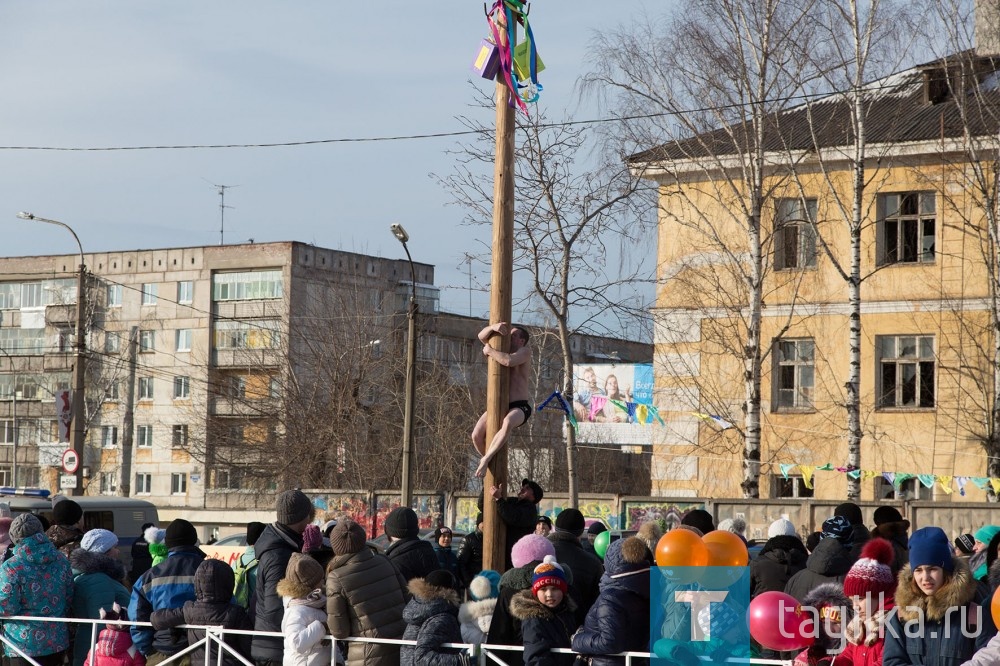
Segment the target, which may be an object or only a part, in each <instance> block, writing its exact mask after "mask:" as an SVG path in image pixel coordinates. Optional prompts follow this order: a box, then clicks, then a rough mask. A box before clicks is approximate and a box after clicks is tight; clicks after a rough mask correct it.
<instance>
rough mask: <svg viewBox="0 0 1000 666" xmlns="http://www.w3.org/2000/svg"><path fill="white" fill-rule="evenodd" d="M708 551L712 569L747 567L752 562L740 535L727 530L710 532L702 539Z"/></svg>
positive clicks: (709, 563)
mask: <svg viewBox="0 0 1000 666" xmlns="http://www.w3.org/2000/svg"><path fill="white" fill-rule="evenodd" d="M701 540H702V542H703V543H704V544H705V548H706V549H707V550H708V566H710V567H745V566H746V565H747V563H748V562H749V561H750V554H749V553H748V552H747V546H746V544H745V543H743V539H741V538H740V537H739V536H738V535H736V534H733V533H732V532H727V531H725V530H715V531H714V532H709V533H708V534H706V535H705V536H703V537H702V538H701Z"/></svg>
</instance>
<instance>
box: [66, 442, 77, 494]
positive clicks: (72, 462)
mask: <svg viewBox="0 0 1000 666" xmlns="http://www.w3.org/2000/svg"><path fill="white" fill-rule="evenodd" d="M79 467H80V456H78V455H76V451H74V450H73V449H66V450H65V451H63V454H62V468H63V471H64V472H66V473H67V474H76V470H77V469H79ZM74 478H75V477H74ZM63 487H65V486H63ZM72 487H73V488H76V484H75V482H74V484H73V486H72Z"/></svg>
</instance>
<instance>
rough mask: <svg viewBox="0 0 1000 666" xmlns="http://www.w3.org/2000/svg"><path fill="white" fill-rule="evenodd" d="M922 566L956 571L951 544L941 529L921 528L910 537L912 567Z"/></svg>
mask: <svg viewBox="0 0 1000 666" xmlns="http://www.w3.org/2000/svg"><path fill="white" fill-rule="evenodd" d="M920 566H931V567H941V568H942V569H944V570H945V571H948V572H951V571H953V570H954V568H955V563H954V562H953V561H952V550H951V542H949V541H948V535H947V534H945V533H944V530H942V529H941V528H940V527H921V528H920V529H919V530H917V531H916V532H914V533H913V534H912V535H911V536H910V567H911V568H912V569H916V568H917V567H920Z"/></svg>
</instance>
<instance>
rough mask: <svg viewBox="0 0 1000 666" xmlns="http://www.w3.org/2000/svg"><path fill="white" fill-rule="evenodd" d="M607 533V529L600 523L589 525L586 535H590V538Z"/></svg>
mask: <svg viewBox="0 0 1000 666" xmlns="http://www.w3.org/2000/svg"><path fill="white" fill-rule="evenodd" d="M607 531H608V528H607V527H606V526H605V525H604V523H601V522H597V523H591V524H590V527H588V528H587V534H590V535H591V536H597V535H598V534H600V533H601V532H607Z"/></svg>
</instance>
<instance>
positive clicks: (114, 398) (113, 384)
mask: <svg viewBox="0 0 1000 666" xmlns="http://www.w3.org/2000/svg"><path fill="white" fill-rule="evenodd" d="M120 399H121V392H120V382H119V381H118V380H117V379H113V380H111V381H110V382H108V390H107V391H105V392H104V401H105V402H118V401H119V400H120Z"/></svg>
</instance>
